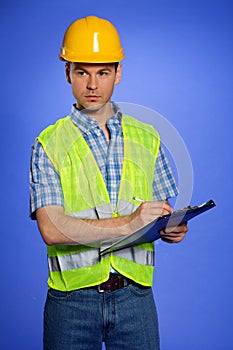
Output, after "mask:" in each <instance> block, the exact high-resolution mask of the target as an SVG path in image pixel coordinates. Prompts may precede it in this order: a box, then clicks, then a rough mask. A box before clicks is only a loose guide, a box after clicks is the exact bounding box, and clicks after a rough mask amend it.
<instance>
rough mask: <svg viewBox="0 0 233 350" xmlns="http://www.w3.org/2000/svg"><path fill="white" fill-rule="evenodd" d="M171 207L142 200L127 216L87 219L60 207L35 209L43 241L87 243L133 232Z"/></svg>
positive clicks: (168, 211) (50, 242) (167, 211)
mask: <svg viewBox="0 0 233 350" xmlns="http://www.w3.org/2000/svg"><path fill="white" fill-rule="evenodd" d="M171 211H172V208H171V207H170V206H169V205H168V203H167V202H166V201H165V202H145V203H142V204H141V205H140V206H139V207H138V208H137V210H136V211H135V212H134V213H132V214H131V215H128V216H121V217H117V218H110V219H101V220H91V219H79V218H75V217H72V216H69V215H65V214H64V210H63V207H60V206H46V207H42V208H40V209H38V210H37V212H36V216H37V222H38V227H39V229H40V232H41V235H42V237H43V239H44V241H45V242H46V243H47V244H49V245H52V244H90V243H91V242H101V241H103V240H106V239H113V238H116V237H120V236H124V235H128V234H131V233H133V232H135V231H136V230H138V229H140V228H142V227H143V226H145V225H146V224H148V223H149V222H151V221H152V220H153V219H155V218H156V217H158V216H160V215H164V214H168V213H170V212H171Z"/></svg>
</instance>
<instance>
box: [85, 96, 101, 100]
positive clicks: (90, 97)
mask: <svg viewBox="0 0 233 350" xmlns="http://www.w3.org/2000/svg"><path fill="white" fill-rule="evenodd" d="M99 98H100V96H97V95H87V96H85V99H86V100H88V101H96V100H98V99H99Z"/></svg>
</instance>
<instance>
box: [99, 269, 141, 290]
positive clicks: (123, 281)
mask: <svg viewBox="0 0 233 350" xmlns="http://www.w3.org/2000/svg"><path fill="white" fill-rule="evenodd" d="M130 284H134V281H132V280H130V279H128V278H126V277H124V276H122V275H118V274H116V273H110V276H109V279H108V280H107V281H106V282H103V283H101V284H99V285H98V286H97V288H98V292H100V293H104V292H113V291H114V290H117V289H120V288H124V287H126V286H128V285H130Z"/></svg>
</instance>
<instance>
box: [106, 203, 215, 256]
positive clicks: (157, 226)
mask: <svg viewBox="0 0 233 350" xmlns="http://www.w3.org/2000/svg"><path fill="white" fill-rule="evenodd" d="M215 205H216V204H215V203H214V201H213V200H212V199H211V200H209V201H208V202H206V203H204V204H202V205H199V206H194V207H187V208H184V209H181V210H176V211H174V212H173V213H172V214H168V215H164V216H161V217H159V218H156V219H155V220H154V221H152V222H150V223H149V224H147V225H146V226H144V227H142V228H141V229H140V230H138V231H135V232H134V233H132V234H130V235H127V236H124V237H121V238H119V237H118V238H116V239H114V240H107V241H104V242H102V244H101V247H100V255H103V254H107V253H111V252H114V251H116V250H120V249H124V248H128V247H131V246H136V245H138V244H142V243H149V242H153V241H156V240H157V239H159V238H161V235H160V234H159V232H160V230H162V229H164V228H165V227H169V226H177V225H179V224H181V223H183V222H187V221H189V220H191V219H193V218H194V217H196V216H198V215H200V214H202V213H204V212H205V211H207V210H209V209H211V208H213V207H215Z"/></svg>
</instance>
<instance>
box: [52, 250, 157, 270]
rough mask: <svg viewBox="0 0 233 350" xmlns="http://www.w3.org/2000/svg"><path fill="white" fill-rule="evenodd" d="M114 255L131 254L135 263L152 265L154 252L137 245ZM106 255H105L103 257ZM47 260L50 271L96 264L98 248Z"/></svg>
mask: <svg viewBox="0 0 233 350" xmlns="http://www.w3.org/2000/svg"><path fill="white" fill-rule="evenodd" d="M115 255H116V256H119V257H121V258H124V259H127V260H132V256H133V261H134V262H135V263H136V264H141V265H148V266H153V265H154V252H153V251H145V250H143V249H140V248H138V247H131V248H130V249H124V250H121V251H119V252H115ZM107 257H108V255H105V256H104V257H103V258H107ZM48 262H49V269H50V271H52V272H55V271H60V272H62V271H67V270H74V269H78V268H83V267H88V266H92V265H94V264H97V263H98V262H99V254H98V250H88V251H85V252H79V253H75V254H70V255H62V256H52V257H48Z"/></svg>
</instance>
